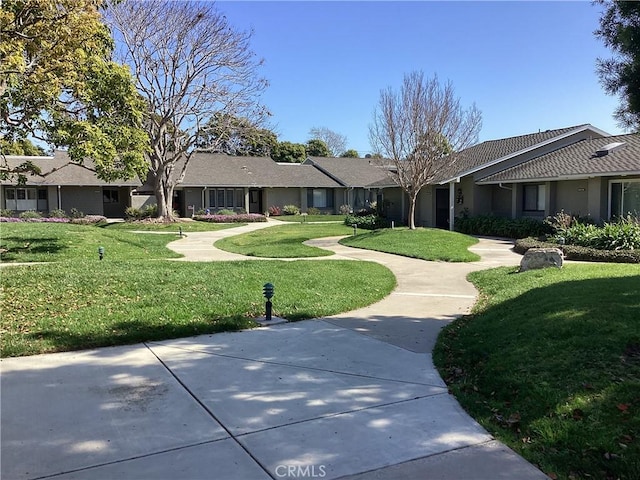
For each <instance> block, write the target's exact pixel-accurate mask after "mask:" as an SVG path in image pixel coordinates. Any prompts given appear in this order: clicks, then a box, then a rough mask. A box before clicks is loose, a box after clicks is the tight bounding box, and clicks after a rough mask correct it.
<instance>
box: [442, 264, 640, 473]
mask: <svg viewBox="0 0 640 480" xmlns="http://www.w3.org/2000/svg"><path fill="white" fill-rule="evenodd" d="M505 274H506V273H505ZM604 275H606V273H604ZM638 292H640V275H633V276H618V277H615V278H611V277H609V278H596V279H585V280H573V281H564V282H562V281H561V282H557V283H554V284H551V285H547V286H544V287H539V288H533V289H531V290H528V291H527V292H525V293H524V294H522V295H520V296H518V297H515V298H512V299H510V300H507V301H504V302H502V303H500V304H498V305H495V306H491V307H488V308H487V309H486V310H483V311H482V312H481V313H479V314H476V315H471V316H467V317H464V318H462V319H460V320H459V321H457V322H454V323H453V324H452V325H450V326H449V327H446V328H445V330H444V331H443V333H442V335H441V336H440V339H439V342H438V346H437V347H436V351H435V356H434V360H435V362H436V365H438V368H439V370H440V373H441V375H442V376H443V377H444V378H445V380H446V382H447V384H448V385H450V387H451V388H452V390H453V391H454V393H455V395H456V398H457V399H458V400H459V401H460V403H461V404H462V405H463V407H464V408H465V409H466V410H467V411H468V412H470V413H471V415H472V416H473V417H474V418H475V419H476V420H478V421H479V422H480V423H481V424H482V425H483V426H485V427H486V428H488V429H489V430H490V432H491V433H493V434H495V435H496V436H497V437H498V438H499V439H500V440H503V441H506V442H507V443H508V444H509V446H511V447H512V448H514V449H516V450H517V451H518V452H520V453H521V454H523V456H525V458H527V459H528V460H529V461H532V462H534V463H536V464H539V465H540V466H541V467H542V469H543V470H544V471H545V472H547V473H550V472H553V473H555V474H558V475H559V478H587V477H594V478H607V479H608V478H640V357H639V356H638V355H637V352H638V351H639V345H640V294H639V293H638Z"/></svg>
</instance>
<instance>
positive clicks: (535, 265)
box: [520, 248, 564, 272]
mask: <svg viewBox="0 0 640 480" xmlns="http://www.w3.org/2000/svg"><path fill="white" fill-rule="evenodd" d="M563 258H564V257H563V255H562V250H560V249H559V248H530V249H529V250H527V251H526V252H525V254H524V256H523V257H522V260H521V261H520V271H521V272H526V271H527V270H536V269H539V268H547V267H556V268H562V262H563Z"/></svg>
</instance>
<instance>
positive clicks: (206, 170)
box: [180, 153, 340, 188]
mask: <svg viewBox="0 0 640 480" xmlns="http://www.w3.org/2000/svg"><path fill="white" fill-rule="evenodd" d="M180 185H182V186H185V187H187V186H193V187H195V186H219V187H246V186H249V187H251V186H255V187H318V188H333V187H339V186H340V184H339V183H338V182H336V181H335V180H333V179H331V178H330V177H328V176H327V175H325V174H323V173H322V172H320V171H319V170H318V169H317V168H315V167H314V166H312V165H301V164H293V163H292V164H282V163H276V162H274V161H273V160H272V159H271V158H269V157H231V156H228V155H220V154H211V153H195V154H194V155H193V156H192V157H191V160H190V161H189V166H188V167H187V173H186V175H185V177H184V179H183V181H182V182H181V184H180Z"/></svg>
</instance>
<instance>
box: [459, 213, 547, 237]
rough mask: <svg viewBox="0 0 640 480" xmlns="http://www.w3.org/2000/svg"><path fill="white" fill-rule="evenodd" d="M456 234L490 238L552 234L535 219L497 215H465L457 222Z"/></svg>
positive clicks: (544, 225) (542, 223)
mask: <svg viewBox="0 0 640 480" xmlns="http://www.w3.org/2000/svg"><path fill="white" fill-rule="evenodd" d="M455 230H456V232H460V233H465V234H467V235H484V236H488V237H506V238H524V237H536V236H539V235H544V234H547V233H551V227H550V226H549V225H547V224H545V223H544V222H542V221H540V220H536V219H533V218H515V219H512V218H504V217H496V216H495V215H474V216H467V215H463V216H461V217H458V218H456V220H455Z"/></svg>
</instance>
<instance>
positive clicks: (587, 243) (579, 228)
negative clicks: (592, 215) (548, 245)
mask: <svg viewBox="0 0 640 480" xmlns="http://www.w3.org/2000/svg"><path fill="white" fill-rule="evenodd" d="M554 218H555V217H554ZM555 231H556V233H555V235H553V237H552V238H553V240H554V241H555V242H557V243H560V242H561V240H562V241H563V242H564V243H565V244H567V245H576V246H581V247H590V248H595V249H597V250H638V249H640V222H639V221H638V219H637V218H635V217H632V216H631V215H629V216H627V217H623V218H621V219H619V220H618V221H617V222H612V223H605V224H604V225H603V226H601V227H600V226H597V225H594V224H592V223H581V222H580V221H579V220H576V221H575V222H571V223H570V224H569V226H566V223H565V225H564V226H555Z"/></svg>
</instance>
